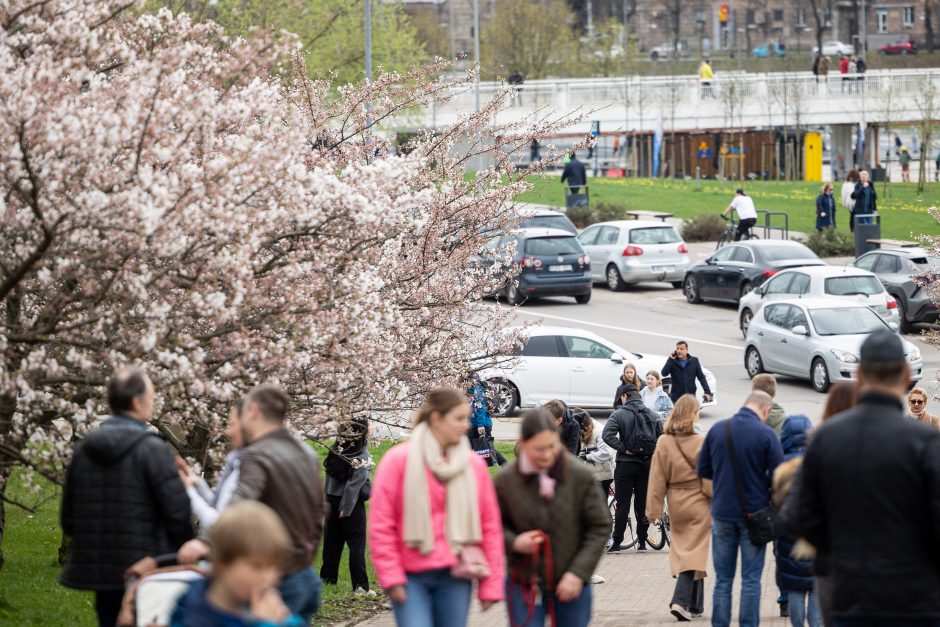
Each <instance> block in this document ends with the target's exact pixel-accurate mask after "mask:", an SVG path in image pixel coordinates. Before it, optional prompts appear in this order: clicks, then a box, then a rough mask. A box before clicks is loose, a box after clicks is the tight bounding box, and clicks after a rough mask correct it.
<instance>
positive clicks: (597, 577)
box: [591, 574, 607, 583]
mask: <svg viewBox="0 0 940 627" xmlns="http://www.w3.org/2000/svg"><path fill="white" fill-rule="evenodd" d="M605 581H607V580H606V579H604V578H603V577H601V576H600V575H597V574H594V575H591V583H604V582H605Z"/></svg>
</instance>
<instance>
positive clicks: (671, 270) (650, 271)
mask: <svg viewBox="0 0 940 627" xmlns="http://www.w3.org/2000/svg"><path fill="white" fill-rule="evenodd" d="M578 241H579V242H581V247H582V248H584V251H585V252H586V253H587V254H588V255H590V257H591V279H593V280H594V282H595V283H601V282H605V283H607V287H609V288H610V289H612V290H614V291H619V290H622V289H623V288H624V287H625V286H626V285H628V284H632V283H640V282H644V281H665V282H667V283H671V284H672V286H673V287H676V288H679V287H682V278H683V277H684V276H685V271H686V270H688V269H689V264H690V261H689V248H688V247H687V246H686V245H685V242H684V241H682V237H681V236H680V235H679V233H678V232H677V231H676V229H675V227H674V226H672V225H670V224H666V223H664V222H659V221H656V220H616V221H613V222H599V223H597V224H592V225H591V226H589V227H588V228H586V229H584V230H583V231H582V232H581V234H580V235H578Z"/></svg>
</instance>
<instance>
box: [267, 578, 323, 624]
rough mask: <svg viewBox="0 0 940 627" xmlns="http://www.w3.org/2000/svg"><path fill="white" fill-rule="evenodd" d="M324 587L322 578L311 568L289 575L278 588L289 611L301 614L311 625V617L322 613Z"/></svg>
mask: <svg viewBox="0 0 940 627" xmlns="http://www.w3.org/2000/svg"><path fill="white" fill-rule="evenodd" d="M322 585H323V584H322V583H321V582H320V577H319V576H317V573H316V572H315V571H314V570H313V568H312V567H311V568H305V569H304V570H301V571H299V572H296V573H293V574H292V575H287V576H286V577H284V578H283V579H281V584H280V585H279V586H278V587H277V588H278V590H279V591H280V593H281V598H282V599H283V600H284V605H286V606H287V609H289V610H290V611H291V612H292V613H294V614H300V616H301V617H302V618H303V619H304V621H306V622H308V623H309V622H310V617H311V616H313V615H314V614H316V613H317V612H318V611H320V592H321V590H320V589H321V587H322Z"/></svg>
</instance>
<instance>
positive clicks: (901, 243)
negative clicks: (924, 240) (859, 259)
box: [865, 238, 921, 248]
mask: <svg viewBox="0 0 940 627" xmlns="http://www.w3.org/2000/svg"><path fill="white" fill-rule="evenodd" d="M865 241H866V242H868V243H869V244H874V245H875V246H877V247H878V248H920V246H921V244H919V243H917V242H908V241H906V240H902V239H879V238H875V239H867V240H865Z"/></svg>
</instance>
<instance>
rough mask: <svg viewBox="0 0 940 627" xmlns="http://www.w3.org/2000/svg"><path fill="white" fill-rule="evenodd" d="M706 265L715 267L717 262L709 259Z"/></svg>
mask: <svg viewBox="0 0 940 627" xmlns="http://www.w3.org/2000/svg"><path fill="white" fill-rule="evenodd" d="M705 263H707V264H708V265H710V266H713V265H715V260H714V259H712V258H711V257H709V258H708V259H706V260H705Z"/></svg>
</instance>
